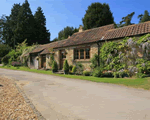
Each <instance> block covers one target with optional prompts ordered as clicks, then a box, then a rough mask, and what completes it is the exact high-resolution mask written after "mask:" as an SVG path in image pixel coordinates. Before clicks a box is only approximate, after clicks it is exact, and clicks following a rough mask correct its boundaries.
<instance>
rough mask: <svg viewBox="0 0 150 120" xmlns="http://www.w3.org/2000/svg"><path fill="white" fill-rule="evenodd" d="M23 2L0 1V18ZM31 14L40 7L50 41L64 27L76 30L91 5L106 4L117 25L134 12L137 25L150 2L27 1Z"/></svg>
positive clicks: (106, 0)
mask: <svg viewBox="0 0 150 120" xmlns="http://www.w3.org/2000/svg"><path fill="white" fill-rule="evenodd" d="M24 1H25V0H0V16H2V15H3V14H4V15H9V14H10V12H11V8H12V6H13V4H14V3H20V4H22V3H23V2H24ZM28 2H29V4H30V8H31V10H32V13H33V14H34V13H35V11H36V9H37V8H38V7H39V6H40V7H41V8H42V9H43V12H44V15H45V17H46V27H47V29H48V30H49V31H50V33H51V40H53V39H54V38H55V37H58V32H59V31H60V30H62V29H63V28H64V27H66V26H72V27H76V28H78V27H79V25H82V18H83V17H84V15H85V13H86V10H87V8H88V6H89V5H91V3H94V2H100V3H107V4H109V6H110V10H111V12H112V13H113V17H114V21H115V22H116V23H119V22H120V21H121V20H122V17H125V16H127V14H130V13H131V12H135V15H134V16H133V19H132V21H131V22H132V23H135V24H137V23H138V22H139V19H138V18H137V16H138V15H139V14H143V13H144V11H145V10H148V11H149V12H150V0H28Z"/></svg>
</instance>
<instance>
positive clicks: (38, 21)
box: [0, 0, 50, 48]
mask: <svg viewBox="0 0 150 120" xmlns="http://www.w3.org/2000/svg"><path fill="white" fill-rule="evenodd" d="M1 20H2V25H0V38H1V36H2V40H4V43H6V44H8V45H9V46H10V47H13V48H14V47H15V45H17V43H22V42H23V40H25V39H27V44H28V45H32V44H33V43H40V44H44V43H49V40H50V33H49V32H48V30H47V29H46V27H45V26H46V19H45V16H44V13H43V11H42V9H41V8H40V7H38V9H37V11H36V13H35V15H34V16H33V14H32V11H31V9H30V4H29V3H28V0H25V2H24V3H23V4H22V5H20V4H14V5H13V7H12V9H11V13H10V15H9V16H4V17H3V18H1ZM1 27H2V29H1Z"/></svg>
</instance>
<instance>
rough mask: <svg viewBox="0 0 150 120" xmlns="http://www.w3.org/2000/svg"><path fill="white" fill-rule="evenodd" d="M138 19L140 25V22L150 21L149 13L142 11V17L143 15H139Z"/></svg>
mask: <svg viewBox="0 0 150 120" xmlns="http://www.w3.org/2000/svg"><path fill="white" fill-rule="evenodd" d="M138 18H139V19H140V21H139V22H140V23H142V22H146V21H149V20H150V15H149V12H148V11H147V10H145V11H144V15H143V14H140V15H139V16H138Z"/></svg>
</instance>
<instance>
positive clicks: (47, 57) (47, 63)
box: [46, 54, 51, 69]
mask: <svg viewBox="0 0 150 120" xmlns="http://www.w3.org/2000/svg"><path fill="white" fill-rule="evenodd" d="M49 62H50V54H47V55H46V69H50V68H51V67H50V65H49Z"/></svg>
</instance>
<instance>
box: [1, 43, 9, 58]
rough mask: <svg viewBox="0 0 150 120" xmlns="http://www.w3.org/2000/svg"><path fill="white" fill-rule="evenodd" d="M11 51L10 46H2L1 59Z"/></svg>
mask: <svg viewBox="0 0 150 120" xmlns="http://www.w3.org/2000/svg"><path fill="white" fill-rule="evenodd" d="M10 50H11V47H9V45H6V44H0V57H4V56H5V55H6V54H8V53H9V51H10Z"/></svg>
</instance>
